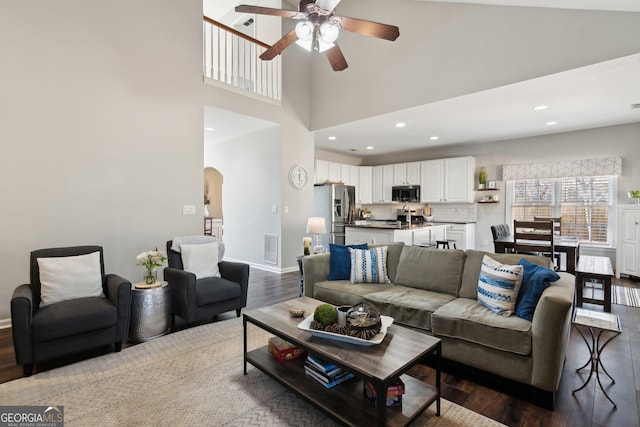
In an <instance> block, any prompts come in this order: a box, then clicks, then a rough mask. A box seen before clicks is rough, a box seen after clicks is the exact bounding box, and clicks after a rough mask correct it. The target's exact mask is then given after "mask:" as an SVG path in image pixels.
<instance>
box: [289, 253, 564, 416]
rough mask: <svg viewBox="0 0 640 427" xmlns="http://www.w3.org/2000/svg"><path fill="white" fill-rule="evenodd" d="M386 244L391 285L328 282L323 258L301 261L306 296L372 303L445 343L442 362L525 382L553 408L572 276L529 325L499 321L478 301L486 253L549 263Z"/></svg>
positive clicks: (550, 291)
mask: <svg viewBox="0 0 640 427" xmlns="http://www.w3.org/2000/svg"><path fill="white" fill-rule="evenodd" d="M371 246H381V245H371ZM371 246H370V247H371ZM384 246H388V253H387V267H388V274H389V278H390V280H391V281H392V284H352V283H350V282H349V281H348V280H337V281H329V280H327V278H328V276H329V268H330V267H329V265H330V263H329V259H330V254H329V253H324V254H317V255H311V256H306V257H304V258H303V259H302V263H303V271H304V294H305V296H308V297H312V298H315V299H318V300H321V301H325V302H328V303H331V304H335V305H343V304H347V305H355V304H358V303H361V302H363V301H364V302H367V303H371V304H373V305H374V306H375V307H376V308H377V309H378V310H380V312H381V313H382V314H385V315H388V316H392V317H393V318H394V319H395V320H394V323H397V324H401V325H404V326H408V327H411V328H415V329H418V330H421V331H423V332H425V333H428V334H432V335H434V336H437V337H439V338H441V339H442V355H443V357H444V358H446V359H448V360H452V361H455V362H458V363H461V364H464V365H466V366H469V367H472V368H475V369H479V370H482V371H485V372H488V373H491V374H495V375H499V376H500V377H503V378H507V379H509V380H512V381H516V382H518V383H522V384H526V385H527V388H528V389H530V390H531V391H532V392H533V396H532V397H533V401H534V402H535V403H536V404H538V405H541V406H544V407H547V408H553V400H554V396H555V392H556V391H557V390H558V385H559V383H560V377H561V375H562V369H563V365H564V360H565V354H566V349H567V345H568V342H569V335H570V328H571V315H572V310H573V295H574V289H575V278H574V276H573V275H571V274H568V273H562V272H561V273H559V275H560V280H558V281H556V282H554V283H553V284H552V285H551V286H549V287H548V288H547V289H545V291H544V292H543V294H542V297H541V298H540V301H539V303H538V305H537V306H536V309H535V312H534V316H533V321H528V320H525V319H522V318H520V317H516V316H515V315H513V316H510V317H505V316H500V315H498V314H495V313H493V312H491V311H490V310H489V309H487V308H485V307H484V306H482V305H481V304H479V303H478V301H477V298H476V296H477V284H478V276H479V274H480V268H481V263H482V258H483V257H484V255H489V256H490V257H492V258H494V259H495V260H497V261H500V262H501V263H504V264H517V263H518V261H519V260H520V259H521V258H526V259H527V260H528V261H530V262H533V263H536V264H538V265H542V266H545V267H550V266H551V261H550V259H549V258H545V257H538V256H531V255H517V254H493V253H488V252H481V251H475V250H467V251H462V250H443V249H431V248H422V247H417V246H405V245H404V244H402V243H392V244H386V245H384Z"/></svg>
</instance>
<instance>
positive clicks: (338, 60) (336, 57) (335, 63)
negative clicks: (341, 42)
mask: <svg viewBox="0 0 640 427" xmlns="http://www.w3.org/2000/svg"><path fill="white" fill-rule="evenodd" d="M325 53H326V54H327V59H328V60H329V63H330V64H331V68H333V71H342V70H344V69H345V68H347V67H348V66H349V64H347V60H346V59H344V55H343V54H342V50H340V47H339V46H338V45H337V44H335V45H334V46H333V47H332V48H331V49H329V50H327V51H326V52H325Z"/></svg>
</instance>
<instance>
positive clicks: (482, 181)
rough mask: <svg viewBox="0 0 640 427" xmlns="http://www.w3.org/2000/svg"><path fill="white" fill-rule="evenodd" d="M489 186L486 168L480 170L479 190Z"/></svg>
mask: <svg viewBox="0 0 640 427" xmlns="http://www.w3.org/2000/svg"><path fill="white" fill-rule="evenodd" d="M486 184H487V171H486V170H485V169H484V167H481V168H480V172H478V190H484V187H485V185H486Z"/></svg>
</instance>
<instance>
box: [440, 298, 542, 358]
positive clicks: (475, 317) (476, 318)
mask: <svg viewBox="0 0 640 427" xmlns="http://www.w3.org/2000/svg"><path fill="white" fill-rule="evenodd" d="M431 328H432V331H433V334H434V335H437V336H438V335H439V336H446V337H451V338H457V339H460V340H465V341H469V342H473V343H476V344H480V345H483V346H485V347H491V348H495V349H497V350H502V351H508V352H511V353H516V354H522V355H525V356H526V355H529V354H531V341H532V333H531V322H529V321H528V320H525V319H521V318H520V317H517V316H510V317H505V316H496V315H495V313H493V312H492V311H491V310H489V309H488V308H486V307H484V306H483V305H481V304H480V303H478V301H476V300H474V299H469V298H457V299H455V300H453V301H451V302H449V303H447V304H445V305H443V306H442V307H440V308H438V309H437V310H436V311H435V312H434V313H433V315H432V316H431ZM541 338H542V339H544V337H541Z"/></svg>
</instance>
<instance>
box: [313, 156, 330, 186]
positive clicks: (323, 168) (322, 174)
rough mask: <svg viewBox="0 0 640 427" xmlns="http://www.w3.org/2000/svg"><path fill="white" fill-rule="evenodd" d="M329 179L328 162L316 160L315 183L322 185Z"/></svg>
mask: <svg viewBox="0 0 640 427" xmlns="http://www.w3.org/2000/svg"><path fill="white" fill-rule="evenodd" d="M328 179H329V162H328V161H326V160H319V159H316V173H315V181H314V182H315V183H316V184H324V183H325V182H327V180H328Z"/></svg>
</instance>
